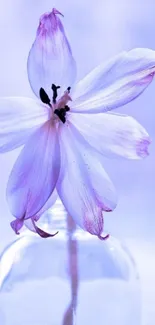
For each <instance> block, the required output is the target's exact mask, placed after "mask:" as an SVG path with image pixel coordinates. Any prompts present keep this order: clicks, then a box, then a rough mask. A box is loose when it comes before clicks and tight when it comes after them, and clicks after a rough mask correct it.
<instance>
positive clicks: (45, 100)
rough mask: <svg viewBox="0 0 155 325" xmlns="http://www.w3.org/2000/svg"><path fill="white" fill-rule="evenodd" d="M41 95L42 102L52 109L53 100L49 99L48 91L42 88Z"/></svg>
mask: <svg viewBox="0 0 155 325" xmlns="http://www.w3.org/2000/svg"><path fill="white" fill-rule="evenodd" d="M39 95H40V99H41V101H42V102H43V103H44V104H47V105H49V106H50V107H51V100H50V98H49V97H48V95H47V93H46V91H45V90H44V88H40V91H39Z"/></svg>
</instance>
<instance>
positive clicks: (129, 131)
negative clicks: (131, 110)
mask: <svg viewBox="0 0 155 325" xmlns="http://www.w3.org/2000/svg"><path fill="white" fill-rule="evenodd" d="M68 119H69V121H70V122H71V123H73V124H74V125H75V127H76V128H77V129H78V130H79V132H80V133H81V134H82V135H83V136H84V138H85V140H86V141H88V143H89V144H90V145H91V146H92V147H93V148H94V149H96V150H97V151H98V152H100V153H101V154H103V155H104V156H106V157H124V158H128V159H140V158H145V157H146V156H147V155H148V146H149V144H150V142H151V141H150V138H149V135H148V133H147V132H146V130H145V129H144V128H143V126H142V125H140V124H139V123H138V122H137V121H136V120H135V119H134V118H133V117H131V116H127V115H121V114H111V113H109V114H108V113H105V114H102V113H99V114H80V113H78V114H76V113H71V114H70V116H69V117H68Z"/></svg>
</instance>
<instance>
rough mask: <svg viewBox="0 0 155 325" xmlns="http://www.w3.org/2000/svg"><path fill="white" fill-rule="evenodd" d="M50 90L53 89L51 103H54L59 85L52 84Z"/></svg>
mask: <svg viewBox="0 0 155 325" xmlns="http://www.w3.org/2000/svg"><path fill="white" fill-rule="evenodd" d="M51 88H52V90H53V103H54V104H55V103H56V99H57V97H58V92H57V90H58V89H60V86H56V85H54V84H52V87H51Z"/></svg>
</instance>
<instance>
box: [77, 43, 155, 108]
mask: <svg viewBox="0 0 155 325" xmlns="http://www.w3.org/2000/svg"><path fill="white" fill-rule="evenodd" d="M154 73H155V51H152V50H149V49H134V50H131V51H129V52H123V53H121V54H120V55H118V56H117V57H115V58H114V59H112V60H110V61H108V62H107V63H105V64H103V65H100V66H99V67H97V68H96V69H94V70H93V71H92V72H91V73H90V74H88V75H87V76H86V77H85V78H84V79H83V80H82V81H80V82H79V84H77V87H76V88H75V90H74V93H73V94H72V98H73V99H75V98H76V100H75V102H74V107H73V109H72V110H73V111H77V112H88V113H93V112H94V113H99V112H106V111H110V110H112V109H115V108H117V107H119V106H123V105H125V104H127V103H129V102H130V101H132V100H133V99H135V98H136V97H138V96H139V95H140V94H141V93H142V92H143V91H144V90H145V89H146V88H147V87H148V85H149V84H150V82H151V81H152V79H153V77H154Z"/></svg>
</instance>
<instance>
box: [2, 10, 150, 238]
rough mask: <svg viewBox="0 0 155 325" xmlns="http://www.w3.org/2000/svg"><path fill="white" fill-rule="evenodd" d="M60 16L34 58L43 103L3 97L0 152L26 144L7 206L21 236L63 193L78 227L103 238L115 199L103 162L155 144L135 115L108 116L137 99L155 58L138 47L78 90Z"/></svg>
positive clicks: (33, 76) (31, 73)
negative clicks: (107, 158) (106, 213)
mask: <svg viewBox="0 0 155 325" xmlns="http://www.w3.org/2000/svg"><path fill="white" fill-rule="evenodd" d="M59 15H60V12H59V11H57V10H56V9H53V10H52V12H51V13H47V14H44V15H43V16H42V17H41V19H40V23H39V27H38V30H37V35H36V39H35V42H34V44H33V46H32V48H31V50H30V53H29V57H28V65H27V67H28V77H29V81H30V85H31V87H32V90H33V91H34V93H35V94H36V96H37V97H38V100H34V99H29V98H1V99H0V152H1V153H3V152H7V151H9V150H12V149H14V148H17V147H19V146H21V145H23V144H25V146H24V148H23V149H22V151H21V153H20V155H19V157H18V159H17V161H16V163H15V165H14V167H13V170H12V172H11V175H10V178H9V181H8V185H7V200H8V203H9V207H10V210H11V212H12V214H13V216H14V217H15V218H16V220H15V221H13V222H12V223H11V226H12V228H13V229H14V230H15V232H16V233H19V230H20V229H21V227H22V226H23V224H25V225H26V226H27V227H28V228H30V229H31V230H32V231H35V232H37V233H38V234H39V235H40V236H42V237H48V236H51V235H50V234H48V233H45V232H44V231H43V230H41V229H40V228H38V227H37V225H36V222H37V220H38V219H39V218H40V216H41V215H42V213H43V212H44V211H46V210H47V209H48V208H49V207H51V206H52V204H53V203H54V202H55V200H56V196H57V193H58V195H59V197H60V198H61V200H62V202H63V204H64V206H65V208H66V210H67V211H68V213H69V214H70V215H71V216H72V217H73V219H74V220H75V222H76V223H77V224H78V225H79V226H80V227H81V228H83V229H85V230H86V231H88V232H89V233H91V234H93V235H96V236H98V237H99V238H103V239H105V238H107V236H106V237H102V235H101V234H102V232H103V212H104V211H105V212H110V211H112V210H113V209H115V207H116V204H117V195H116V192H115V189H114V186H113V184H112V182H111V180H110V179H109V177H108V175H107V173H106V172H105V170H104V167H103V157H104V156H106V157H125V158H128V159H140V158H144V157H146V156H147V155H148V145H149V144H150V138H149V135H148V133H147V132H146V131H145V129H144V128H143V127H142V126H141V125H140V124H139V123H138V122H137V121H136V120H134V119H133V118H132V117H130V116H126V115H120V114H114V113H111V112H110V113H109V111H111V110H113V109H115V108H117V107H120V106H123V105H125V104H127V103H129V102H130V101H132V100H133V99H135V98H136V97H138V96H139V95H140V94H141V93H142V92H143V91H144V90H145V89H146V88H147V86H148V85H149V84H150V83H151V81H152V79H153V77H154V73H155V52H154V51H153V50H150V49H133V50H131V51H129V52H123V53H121V54H119V55H118V56H116V57H114V58H113V59H111V60H109V61H108V62H107V63H103V64H101V65H100V66H98V67H97V68H95V69H94V70H93V71H92V72H90V73H89V74H88V75H87V76H86V77H85V78H84V79H83V80H81V81H80V82H78V83H77V84H74V82H75V78H76V64H75V61H74V58H73V55H72V51H71V48H70V45H69V42H68V40H67V38H66V35H65V31H64V28H63V25H62V22H61V21H60V18H59Z"/></svg>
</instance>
